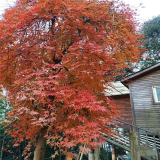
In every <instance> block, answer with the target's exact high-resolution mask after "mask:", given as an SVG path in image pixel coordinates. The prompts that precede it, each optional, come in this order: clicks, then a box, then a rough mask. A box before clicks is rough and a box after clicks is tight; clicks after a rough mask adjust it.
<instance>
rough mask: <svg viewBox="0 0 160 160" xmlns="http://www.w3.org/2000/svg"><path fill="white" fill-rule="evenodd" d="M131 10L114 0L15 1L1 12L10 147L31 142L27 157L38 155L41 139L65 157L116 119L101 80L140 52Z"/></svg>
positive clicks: (38, 159)
mask: <svg viewBox="0 0 160 160" xmlns="http://www.w3.org/2000/svg"><path fill="white" fill-rule="evenodd" d="M133 14H134V12H133V11H132V10H130V8H129V7H128V6H125V4H123V3H122V2H120V1H118V0H117V1H108V0H106V1H103V2H101V1H98V0H94V2H92V1H90V2H89V1H87V0H79V1H77V0H38V1H37V0H30V1H29V0H17V3H16V6H15V7H12V8H10V9H8V10H7V11H6V13H5V14H4V15H3V20H1V21H0V59H1V60H0V72H1V74H0V83H1V84H2V85H3V86H4V87H5V88H6V89H7V90H8V91H9V95H8V98H9V101H10V102H11V104H12V106H13V110H12V111H11V112H10V113H8V116H9V120H10V130H9V134H10V135H11V136H12V137H13V138H14V146H18V145H19V144H20V143H21V142H22V141H24V140H27V146H26V148H25V150H24V154H28V155H30V154H31V151H30V148H31V146H34V147H36V149H35V152H34V160H43V159H44V156H45V150H46V143H47V144H49V145H50V146H51V147H53V146H54V147H55V148H57V150H58V151H60V152H63V153H64V154H66V156H67V157H71V154H70V152H72V150H73V149H74V147H75V146H77V145H79V146H83V145H84V144H85V145H87V146H88V147H89V148H93V149H95V148H96V146H97V145H100V144H101V142H102V139H101V137H102V136H101V134H100V132H101V131H103V132H105V133H109V132H110V130H109V128H108V127H107V126H106V124H110V123H113V122H114V121H113V119H114V118H117V117H118V111H117V109H116V105H114V104H113V103H112V101H111V100H110V99H109V98H108V97H106V96H105V95H104V89H106V88H107V86H105V85H104V84H106V83H108V82H110V81H114V80H115V78H116V77H117V75H119V74H122V73H119V71H120V70H122V69H124V68H127V67H128V65H127V64H129V63H130V62H136V61H137V60H138V58H139V56H140V52H139V49H138V46H139V45H140V40H139V39H140V37H139V35H138V33H137V32H136V25H137V24H136V22H135V21H134V19H133ZM97 139H98V141H97ZM37 140H38V141H37ZM80 149H81V151H82V152H85V151H86V152H87V151H88V149H87V148H86V149H84V148H83V147H80ZM55 154H58V152H55ZM72 155H73V156H74V154H72ZM53 157H54V155H53ZM26 159H27V156H26Z"/></svg>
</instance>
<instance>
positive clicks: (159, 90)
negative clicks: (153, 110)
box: [152, 86, 160, 103]
mask: <svg viewBox="0 0 160 160" xmlns="http://www.w3.org/2000/svg"><path fill="white" fill-rule="evenodd" d="M152 89H153V97H154V102H155V103H160V86H157V87H152Z"/></svg>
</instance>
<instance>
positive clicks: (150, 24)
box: [140, 16, 160, 69]
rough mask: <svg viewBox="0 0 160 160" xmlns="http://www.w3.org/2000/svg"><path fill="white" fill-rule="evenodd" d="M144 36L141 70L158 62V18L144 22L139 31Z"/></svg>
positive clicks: (159, 36) (159, 50)
mask: <svg viewBox="0 0 160 160" xmlns="http://www.w3.org/2000/svg"><path fill="white" fill-rule="evenodd" d="M141 33H142V34H144V36H145V38H144V39H143V41H144V48H146V49H147V51H145V52H144V53H143V55H144V58H141V59H140V64H141V66H142V67H141V69H144V68H146V67H149V66H151V65H153V64H155V63H157V62H158V61H159V60H160V16H158V17H155V18H153V19H152V20H149V21H146V22H145V23H144V24H143V26H142V29H141ZM146 56H148V57H146Z"/></svg>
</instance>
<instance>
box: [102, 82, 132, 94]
mask: <svg viewBox="0 0 160 160" xmlns="http://www.w3.org/2000/svg"><path fill="white" fill-rule="evenodd" d="M107 88H108V89H105V92H104V93H105V95H106V96H119V95H126V94H129V89H128V88H127V87H126V86H124V85H123V84H122V83H121V82H120V81H116V82H109V83H107Z"/></svg>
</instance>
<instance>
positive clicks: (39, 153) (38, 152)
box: [33, 128, 46, 160]
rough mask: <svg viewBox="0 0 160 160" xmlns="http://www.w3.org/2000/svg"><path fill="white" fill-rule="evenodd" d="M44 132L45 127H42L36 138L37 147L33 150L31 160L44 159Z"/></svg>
mask: <svg viewBox="0 0 160 160" xmlns="http://www.w3.org/2000/svg"><path fill="white" fill-rule="evenodd" d="M45 134H46V128H42V130H41V133H40V136H39V138H38V142H37V147H36V149H35V151H34V159H33V160H44V158H45V152H46V139H45V137H44V135H45Z"/></svg>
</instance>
